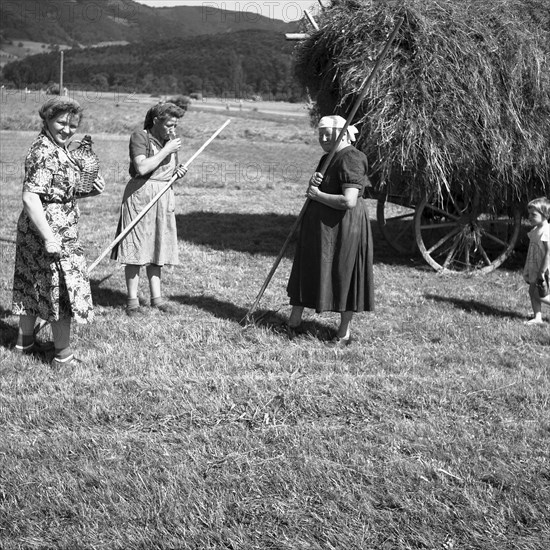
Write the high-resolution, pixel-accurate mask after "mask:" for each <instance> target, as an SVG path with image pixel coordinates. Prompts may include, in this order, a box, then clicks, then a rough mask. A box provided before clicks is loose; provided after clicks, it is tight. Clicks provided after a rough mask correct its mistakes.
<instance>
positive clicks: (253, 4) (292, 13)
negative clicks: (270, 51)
mask: <svg viewBox="0 0 550 550" xmlns="http://www.w3.org/2000/svg"><path fill="white" fill-rule="evenodd" d="M136 1H137V2H139V3H140V4H147V5H148V6H152V7H154V8H161V7H173V6H198V7H203V8H204V9H208V8H209V7H212V8H217V9H220V10H228V11H236V12H245V11H248V12H251V13H253V14H255V15H263V16H264V17H270V18H271V17H274V18H276V19H281V20H283V21H285V22H287V23H288V22H290V21H296V20H297V19H301V18H302V17H303V15H304V10H305V9H308V8H310V7H313V12H312V13H315V10H317V9H318V8H319V0H136ZM324 2H325V5H327V4H329V3H330V2H328V1H327V0H324Z"/></svg>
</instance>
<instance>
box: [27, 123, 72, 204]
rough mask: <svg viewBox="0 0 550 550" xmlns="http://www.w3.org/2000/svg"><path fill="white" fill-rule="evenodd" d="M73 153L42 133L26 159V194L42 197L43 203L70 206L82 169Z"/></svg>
mask: <svg viewBox="0 0 550 550" xmlns="http://www.w3.org/2000/svg"><path fill="white" fill-rule="evenodd" d="M69 155H70V153H68V152H67V151H66V150H65V149H63V148H62V147H60V146H59V145H57V144H55V143H54V142H53V141H52V140H51V139H50V138H49V137H48V136H47V135H46V133H45V132H41V133H40V135H39V136H38V137H37V139H36V140H35V141H34V142H33V144H32V145H31V147H30V149H29V152H28V153H27V156H26V158H25V179H24V181H23V191H29V192H31V193H36V194H38V195H40V199H41V201H42V202H43V203H67V202H71V201H72V200H74V194H75V186H76V184H77V183H78V181H79V179H80V170H79V169H78V166H77V165H76V164H75V163H74V162H73V160H72V159H71V158H70V156H69Z"/></svg>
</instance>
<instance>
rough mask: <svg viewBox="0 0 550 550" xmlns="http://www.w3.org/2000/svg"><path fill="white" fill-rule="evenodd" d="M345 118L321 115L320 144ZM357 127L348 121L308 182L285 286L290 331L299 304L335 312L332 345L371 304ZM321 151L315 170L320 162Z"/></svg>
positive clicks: (329, 141) (363, 166)
mask: <svg viewBox="0 0 550 550" xmlns="http://www.w3.org/2000/svg"><path fill="white" fill-rule="evenodd" d="M345 123H346V121H345V120H344V119H343V118H342V117H340V116H326V117H323V118H322V119H321V120H320V122H319V127H318V128H319V143H320V145H321V147H322V149H323V150H324V151H325V153H327V154H328V153H329V151H331V149H332V147H333V145H334V144H335V143H336V140H337V138H338V135H339V134H340V132H341V129H342V128H343V127H344V125H345ZM356 132H357V130H356V129H355V127H354V126H348V129H347V132H346V134H345V135H344V136H343V137H342V139H341V141H340V142H339V143H338V144H337V145H336V152H335V155H334V157H333V158H332V160H331V162H330V164H329V166H328V168H327V169H326V172H325V174H324V176H323V174H321V173H320V172H318V171H316V172H315V173H314V174H313V176H312V177H311V179H310V181H309V187H308V189H307V193H306V195H307V197H308V198H309V199H310V202H309V204H308V206H307V208H306V211H305V213H304V216H303V219H302V225H301V228H300V235H299V238H298V243H297V247H296V253H295V256H294V262H293V265H292V271H291V274H290V279H289V282H288V286H287V291H288V295H289V297H290V304H291V305H292V311H291V314H290V318H289V321H288V327H289V331H290V333H291V334H294V333H295V332H296V331H299V327H300V323H301V320H302V314H303V311H304V308H306V307H307V308H312V309H315V311H316V312H317V313H321V312H323V311H335V312H339V313H340V326H339V327H338V331H337V335H336V338H335V340H334V344H336V345H338V346H346V345H348V344H349V343H350V341H351V334H350V324H351V320H352V318H353V314H354V313H355V312H361V311H372V310H373V309H374V285H373V269H372V248H373V247H372V233H371V228H370V222H369V217H368V212H367V206H366V203H365V201H364V199H363V190H364V188H365V186H366V185H368V177H367V158H366V157H365V155H364V154H363V153H362V152H361V151H359V150H357V149H356V148H355V147H353V145H352V144H351V142H352V141H353V140H354V136H355V133H356ZM325 158H326V157H325V156H323V157H322V158H321V160H320V162H319V165H318V167H317V170H319V169H320V167H321V166H322V165H323V161H324V159H325Z"/></svg>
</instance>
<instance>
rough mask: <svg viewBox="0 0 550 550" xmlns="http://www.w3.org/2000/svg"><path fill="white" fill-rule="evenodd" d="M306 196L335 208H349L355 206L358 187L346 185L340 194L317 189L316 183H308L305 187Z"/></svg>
mask: <svg viewBox="0 0 550 550" xmlns="http://www.w3.org/2000/svg"><path fill="white" fill-rule="evenodd" d="M306 197H308V198H310V199H311V200H314V201H317V202H320V203H322V204H325V205H326V206H330V207H331V208H334V209H336V210H351V209H352V208H355V205H356V204H357V199H358V197H359V189H357V188H355V187H346V188H345V189H344V193H343V194H342V195H331V194H329V193H324V192H323V191H319V187H318V186H316V185H310V186H309V187H308V188H307V192H306Z"/></svg>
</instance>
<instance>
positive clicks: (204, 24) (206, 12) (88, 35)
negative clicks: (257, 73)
mask: <svg viewBox="0 0 550 550" xmlns="http://www.w3.org/2000/svg"><path fill="white" fill-rule="evenodd" d="M197 4H198V5H197V6H196V7H193V6H178V7H172V8H152V7H149V6H146V5H144V4H139V3H137V2H134V1H133V0H46V1H42V0H2V3H1V5H0V11H1V14H0V15H1V17H0V38H1V40H2V42H7V41H17V40H31V41H35V42H42V43H45V44H59V45H67V46H90V45H94V44H98V43H101V42H121V41H126V42H135V41H151V40H158V39H169V38H182V37H183V38H188V37H191V36H197V35H203V34H220V33H228V32H236V31H240V30H246V29H253V30H271V31H276V32H279V33H281V34H284V33H285V32H293V29H295V28H296V27H297V24H296V23H285V22H284V21H280V20H277V19H274V18H272V17H269V11H267V10H266V11H265V13H263V12H261V10H260V12H259V13H258V12H252V13H249V12H244V11H240V12H233V11H228V10H225V9H215V8H214V7H212V6H215V5H216V3H214V2H198V3H197ZM251 4H252V3H251ZM219 5H220V7H223V6H224V3H223V2H220V3H219ZM266 15H267V16H266Z"/></svg>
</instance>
